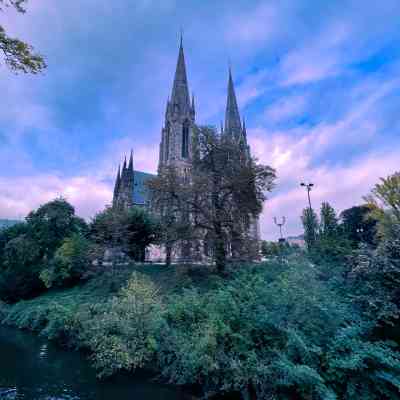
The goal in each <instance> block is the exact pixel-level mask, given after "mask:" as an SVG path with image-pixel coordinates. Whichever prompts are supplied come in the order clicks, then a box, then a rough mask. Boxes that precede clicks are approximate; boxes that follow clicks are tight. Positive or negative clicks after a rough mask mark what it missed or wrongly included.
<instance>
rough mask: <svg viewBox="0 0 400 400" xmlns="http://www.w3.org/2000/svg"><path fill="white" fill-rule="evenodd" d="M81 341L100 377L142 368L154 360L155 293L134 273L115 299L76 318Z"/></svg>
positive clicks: (157, 319)
mask: <svg viewBox="0 0 400 400" xmlns="http://www.w3.org/2000/svg"><path fill="white" fill-rule="evenodd" d="M79 320H80V324H81V327H80V329H81V330H80V338H81V340H82V342H83V344H84V345H85V346H86V347H88V348H89V349H90V351H91V353H92V360H93V362H94V365H95V367H96V368H97V369H98V370H99V376H100V377H103V376H109V375H112V374H113V373H115V372H116V371H119V370H121V369H124V370H128V371H134V370H135V369H136V368H143V367H145V366H147V365H148V363H149V362H150V361H151V360H152V359H153V358H154V354H155V351H156V349H157V335H158V332H159V328H160V326H161V304H160V302H159V297H158V290H157V288H156V287H155V286H154V285H153V284H152V282H151V281H150V280H148V278H146V277H145V276H142V275H140V274H137V273H133V274H132V277H131V278H130V279H129V281H128V283H127V285H126V287H124V288H123V289H122V290H121V291H120V293H119V294H118V296H116V297H114V298H113V299H112V300H110V301H109V302H107V303H106V304H102V305H101V306H98V307H96V306H95V307H90V308H86V309H84V310H83V311H82V313H81V314H80V315H79Z"/></svg>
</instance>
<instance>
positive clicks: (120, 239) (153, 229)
mask: <svg viewBox="0 0 400 400" xmlns="http://www.w3.org/2000/svg"><path fill="white" fill-rule="evenodd" d="M159 230H160V228H159V224H158V222H157V221H156V220H155V219H154V218H153V217H151V216H150V215H149V213H147V212H146V211H145V210H143V209H141V208H138V207H132V208H119V207H107V208H106V209H105V210H104V211H103V212H101V213H99V214H97V215H96V216H95V218H94V219H93V221H92V223H91V224H90V238H91V239H92V240H93V241H94V242H95V243H96V244H97V245H99V246H100V249H101V251H102V252H103V253H104V250H105V249H107V248H108V249H109V250H111V251H112V252H114V253H121V252H122V253H123V254H124V255H127V256H129V257H130V258H132V259H134V260H135V261H144V258H145V250H146V247H147V246H149V245H150V244H152V243H156V241H157V240H158V237H159Z"/></svg>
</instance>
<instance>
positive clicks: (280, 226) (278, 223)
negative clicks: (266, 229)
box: [274, 217, 286, 242]
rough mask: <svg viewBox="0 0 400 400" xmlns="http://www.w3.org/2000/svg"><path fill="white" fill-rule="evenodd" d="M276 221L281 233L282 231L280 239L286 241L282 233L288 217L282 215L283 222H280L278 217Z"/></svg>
mask: <svg viewBox="0 0 400 400" xmlns="http://www.w3.org/2000/svg"><path fill="white" fill-rule="evenodd" d="M274 222H275V225H277V226H278V227H279V233H280V239H279V241H280V242H284V241H285V239H284V238H283V235H282V226H283V225H285V222H286V217H282V219H281V222H278V220H277V219H276V217H274Z"/></svg>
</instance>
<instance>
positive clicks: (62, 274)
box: [40, 233, 90, 288]
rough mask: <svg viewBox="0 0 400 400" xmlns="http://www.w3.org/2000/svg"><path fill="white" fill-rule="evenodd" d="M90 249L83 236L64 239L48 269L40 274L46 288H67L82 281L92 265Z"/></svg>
mask: <svg viewBox="0 0 400 400" xmlns="http://www.w3.org/2000/svg"><path fill="white" fill-rule="evenodd" d="M89 249H90V244H89V241H88V240H87V239H86V238H85V237H84V236H82V235H81V234H77V233H75V234H73V235H72V236H71V237H68V238H66V239H64V241H63V243H62V245H61V246H60V247H59V248H58V249H57V251H56V253H55V255H54V257H53V259H52V260H51V261H50V262H49V265H48V267H46V268H44V269H43V270H42V271H41V272H40V279H41V280H42V281H43V283H44V284H45V286H46V287H47V288H50V287H52V286H65V285H67V284H71V283H74V282H76V281H78V280H79V279H81V277H82V275H83V274H84V273H85V272H86V271H87V270H88V267H89V265H90V252H89Z"/></svg>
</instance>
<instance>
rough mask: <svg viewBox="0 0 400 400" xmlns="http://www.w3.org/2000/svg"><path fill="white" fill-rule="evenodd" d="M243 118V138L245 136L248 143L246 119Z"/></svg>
mask: <svg viewBox="0 0 400 400" xmlns="http://www.w3.org/2000/svg"><path fill="white" fill-rule="evenodd" d="M242 119H243V128H242V133H243V138H244V142H245V143H247V129H246V121H245V119H244V117H243V118H242Z"/></svg>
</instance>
